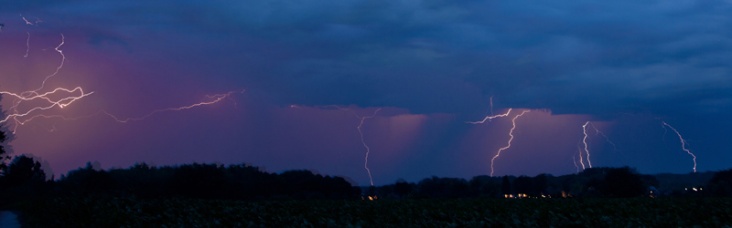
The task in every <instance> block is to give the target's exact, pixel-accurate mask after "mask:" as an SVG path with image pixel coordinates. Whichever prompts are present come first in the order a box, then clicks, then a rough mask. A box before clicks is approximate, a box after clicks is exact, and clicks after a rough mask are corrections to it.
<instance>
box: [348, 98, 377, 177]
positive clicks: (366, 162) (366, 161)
mask: <svg viewBox="0 0 732 228" xmlns="http://www.w3.org/2000/svg"><path fill="white" fill-rule="evenodd" d="M379 111H381V108H377V109H376V110H375V111H374V113H372V114H371V115H370V116H358V115H357V114H356V113H354V115H356V117H357V118H359V119H360V122H359V123H358V126H357V127H356V130H358V135H359V136H361V144H362V145H363V148H364V149H365V150H366V154H365V157H364V162H363V168H364V169H365V170H366V173H367V174H368V175H369V183H370V184H371V186H374V178H373V176H371V169H369V154H370V153H371V148H370V147H369V145H368V144H367V143H366V139H365V138H364V136H363V131H362V130H361V127H363V124H364V122H366V120H367V119H371V118H374V117H376V114H378V113H379Z"/></svg>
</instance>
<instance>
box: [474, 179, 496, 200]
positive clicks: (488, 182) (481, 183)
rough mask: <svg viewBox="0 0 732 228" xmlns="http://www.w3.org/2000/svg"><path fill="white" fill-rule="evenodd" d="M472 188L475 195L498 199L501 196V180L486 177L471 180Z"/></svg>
mask: <svg viewBox="0 0 732 228" xmlns="http://www.w3.org/2000/svg"><path fill="white" fill-rule="evenodd" d="M469 183H470V188H471V190H472V192H473V193H474V194H475V195H478V196H490V197H496V196H498V195H500V194H501V179H500V178H497V177H490V176H486V175H481V176H474V177H473V178H471V179H470V181H469Z"/></svg>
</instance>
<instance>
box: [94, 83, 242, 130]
mask: <svg viewBox="0 0 732 228" xmlns="http://www.w3.org/2000/svg"><path fill="white" fill-rule="evenodd" d="M245 91H246V90H240V91H229V92H226V93H221V94H214V95H206V98H207V99H209V100H206V101H201V102H198V103H194V104H191V105H186V106H180V107H173V108H163V109H156V110H153V111H151V112H149V113H147V114H145V115H142V116H139V117H127V118H119V117H117V116H116V115H113V114H111V113H109V112H107V111H104V110H102V111H100V112H98V113H96V114H93V115H97V114H105V115H107V116H109V117H111V118H112V119H114V121H117V122H119V123H128V122H131V121H140V120H144V119H147V118H149V117H151V116H153V115H156V114H158V113H163V112H175V111H183V110H187V109H192V108H196V107H199V106H205V105H212V104H216V103H219V102H220V101H222V100H224V99H226V98H230V97H231V96H232V95H233V94H235V93H240V94H241V93H244V92H245Z"/></svg>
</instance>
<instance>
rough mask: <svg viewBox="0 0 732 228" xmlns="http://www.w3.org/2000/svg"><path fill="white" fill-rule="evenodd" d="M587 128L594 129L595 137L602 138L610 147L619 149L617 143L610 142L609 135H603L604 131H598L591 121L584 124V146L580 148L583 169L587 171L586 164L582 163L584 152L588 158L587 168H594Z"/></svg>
mask: <svg viewBox="0 0 732 228" xmlns="http://www.w3.org/2000/svg"><path fill="white" fill-rule="evenodd" d="M587 127H592V129H594V130H595V135H600V136H602V137H603V138H604V139H605V141H606V142H607V143H609V144H610V145H612V146H613V148H617V146H616V145H615V143H613V142H612V141H611V140H610V138H609V137H607V135H605V133H603V132H602V131H600V129H598V128H597V126H595V124H593V123H592V122H590V121H587V122H585V123H584V124H582V135H583V136H582V145H583V148H580V163H582V169H585V165H584V162H583V161H582V159H583V158H582V152H584V153H585V156H586V159H587V166H589V167H590V168H592V161H591V160H590V154H591V153H590V148H589V143H588V142H587V139H588V138H589V134H588V133H587Z"/></svg>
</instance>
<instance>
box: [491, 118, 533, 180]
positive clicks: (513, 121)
mask: <svg viewBox="0 0 732 228" xmlns="http://www.w3.org/2000/svg"><path fill="white" fill-rule="evenodd" d="M529 111H530V110H524V111H522V112H521V113H519V114H518V115H516V116H514V117H513V119H511V123H512V124H513V125H512V127H511V130H510V131H508V136H509V138H508V143H507V145H506V146H504V147H501V148H500V149H498V152H496V155H495V156H493V158H492V159H491V176H493V163H494V162H495V161H496V159H497V158H498V157H499V156H501V152H503V151H504V150H508V149H509V148H511V142H513V138H514V136H513V131H514V130H516V120H517V119H518V118H519V117H521V116H523V115H524V114H526V113H527V112H529Z"/></svg>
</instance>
